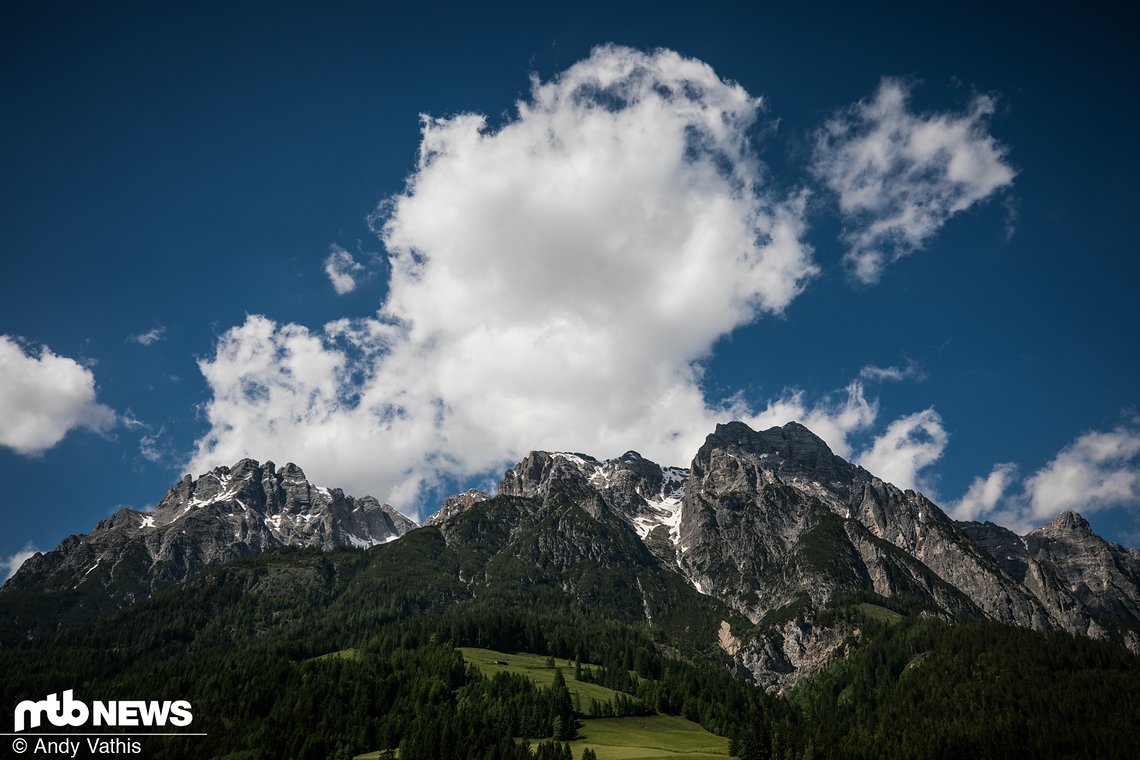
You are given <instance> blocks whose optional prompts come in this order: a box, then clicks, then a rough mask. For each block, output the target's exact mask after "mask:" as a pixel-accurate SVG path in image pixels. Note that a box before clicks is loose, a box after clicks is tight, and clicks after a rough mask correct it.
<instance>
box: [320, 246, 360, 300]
mask: <svg viewBox="0 0 1140 760" xmlns="http://www.w3.org/2000/svg"><path fill="white" fill-rule="evenodd" d="M363 269H364V265H362V264H360V263H359V262H358V261H357V260H356V259H354V258H353V257H352V254H351V253H349V252H348V251H346V250H344V249H343V248H341V247H340V246H339V245H334V246H332V253H330V254H329V256H328V258H327V259H325V274H327V275H328V276H329V282H331V283H332V286H333V290H335V291H336V293H337V295H338V296H343V295H344V294H345V293H351V292H352V291H354V290H356V278H355V277H353V274H354V273H356V272H360V271H362V270H363Z"/></svg>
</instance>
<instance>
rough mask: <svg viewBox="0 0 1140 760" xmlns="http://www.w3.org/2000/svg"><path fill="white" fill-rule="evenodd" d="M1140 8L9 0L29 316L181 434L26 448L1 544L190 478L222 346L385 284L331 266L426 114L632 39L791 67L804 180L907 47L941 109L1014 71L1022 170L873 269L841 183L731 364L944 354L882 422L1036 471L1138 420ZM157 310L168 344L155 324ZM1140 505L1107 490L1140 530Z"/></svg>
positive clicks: (1013, 125) (76, 526) (970, 466)
mask: <svg viewBox="0 0 1140 760" xmlns="http://www.w3.org/2000/svg"><path fill="white" fill-rule="evenodd" d="M1133 37H1134V23H1132V22H1131V20H1129V19H1126V18H1124V17H1123V16H1122V15H1118V12H1116V11H1112V10H1109V7H1108V6H1104V7H1100V8H1094V9H1080V10H1078V9H1076V8H1075V7H1073V8H1069V9H1067V11H1066V12H1065V13H1059V12H1051V11H1050V10H1048V7H1047V6H1042V7H1038V8H1036V9H1034V10H1033V11H1032V12H1022V11H1015V10H1007V9H1003V8H1001V7H1000V6H999V5H995V4H977V5H972V4H963V3H929V4H922V5H921V7H920V6H916V5H915V4H897V5H896V4H891V3H884V4H880V5H877V6H873V7H862V8H855V7H853V4H847V3H841V4H834V5H830V4H820V5H814V6H813V7H811V8H807V9H804V10H789V9H788V8H786V7H781V8H762V7H759V6H758V4H753V3H748V4H745V3H740V4H735V3H720V4H693V3H683V4H678V3H661V2H655V3H631V4H619V5H618V6H617V7H610V6H608V5H597V6H588V5H584V4H582V3H561V4H557V5H555V6H552V7H539V6H538V5H537V4H519V5H516V6H514V7H503V6H500V7H497V8H495V9H485V8H477V7H472V4H462V5H458V6H456V7H437V6H434V5H431V4H413V5H410V6H408V7H401V8H397V7H395V6H394V4H389V3H359V4H353V3H337V4H335V5H334V7H331V8H330V7H326V5H325V4H322V5H321V6H319V7H318V6H317V4H313V5H312V6H311V7H307V8H306V7H302V6H295V5H292V4H285V3H264V4H207V3H163V4H154V3H148V4H142V3H139V4H111V5H108V4H75V5H73V6H72V5H65V4H60V3H8V4H5V5H4V7H3V8H2V9H0V102H2V103H3V104H4V105H3V112H4V117H3V119H0V151H2V154H0V167H3V168H2V170H0V171H2V173H0V250H2V252H3V257H4V260H3V276H2V277H0V333H3V334H7V335H12V336H20V337H21V338H23V339H26V340H27V341H30V342H31V343H34V344H37V345H44V346H47V347H49V348H50V349H51V350H52V351H53V352H55V353H56V354H58V355H60V356H65V357H70V358H74V359H76V360H80V361H83V362H86V363H89V364H90V366H91V370H92V371H93V372H94V375H95V378H96V381H97V386H98V398H99V401H100V402H102V403H103V404H106V405H108V406H109V407H111V408H112V409H114V410H115V411H116V412H117V413H119V414H127V413H129V414H131V415H132V416H133V417H134V418H137V419H139V420H141V421H143V422H144V423H145V424H146V425H147V426H148V429H149V430H150V431H151V432H156V431H158V430H159V429H163V430H164V433H163V435H162V437H161V439H160V440H161V442H162V445H163V446H164V447H165V448H166V456H165V457H164V458H163V460H162V461H160V462H157V463H155V462H151V461H148V460H146V459H144V458H143V457H142V456H141V455H140V453H139V448H138V441H139V435H140V434H139V433H138V432H136V431H133V430H131V429H129V428H128V427H126V426H124V425H119V426H118V427H116V428H115V429H114V430H112V431H111V432H110V434H108V435H103V436H101V435H96V434H93V433H90V432H86V431H73V432H72V433H70V434H69V435H68V436H67V437H66V438H64V439H63V441H62V442H61V443H59V444H58V445H56V446H55V447H53V448H50V449H49V450H47V451H45V452H43V453H42V454H39V455H37V456H26V455H21V454H18V453H15V452H13V451H11V450H9V449H6V448H3V447H0V477H2V478H3V482H4V493H5V498H4V506H3V508H2V514H0V556H7V555H10V554H12V553H14V552H16V551H18V550H20V549H21V548H22V547H23V546H24V545H25V544H26V543H27V542H31V543H33V544H34V545H35V546H36V547H38V548H40V549H47V548H51V547H53V546H55V545H56V544H57V543H58V541H59V540H60V539H61V538H63V537H64V536H65V535H67V534H69V533H76V532H84V531H86V530H89V529H90V528H91V527H93V526H94V524H95V522H96V521H97V520H99V519H101V518H103V517H105V516H106V515H108V514H109V513H110V512H112V511H113V510H114V509H115V508H117V507H118V506H121V505H129V506H132V507H135V508H143V507H146V506H148V505H152V504H153V503H154V502H155V501H157V500H158V499H159V498H161V497H162V495H163V494H164V493H165V491H166V489H167V488H168V487H169V486H170V485H172V484H173V483H174V482H175V481H176V480H177V479H178V478H179V477H180V476H181V474H182V473H181V471H180V467H179V463H180V462H184V461H185V459H186V457H187V456H188V455H189V453H190V451H191V450H192V448H193V445H194V442H195V440H196V439H197V438H198V437H199V436H201V435H202V434H203V433H204V431H205V430H206V427H207V426H206V424H205V422H204V420H203V419H202V418H201V415H200V413H199V405H201V404H203V403H205V402H207V401H208V400H209V392H208V389H207V386H206V384H205V383H204V381H203V379H202V377H201V374H200V372H199V370H198V367H197V364H196V361H197V359H198V358H200V357H206V356H209V355H210V354H211V353H212V352H213V350H214V346H215V341H216V339H217V337H218V336H219V335H220V334H221V333H223V332H224V331H225V330H227V329H229V328H231V327H233V326H235V325H238V324H240V323H241V322H242V321H243V320H244V319H245V317H246V315H247V314H264V315H266V316H268V317H270V318H271V319H274V320H278V321H281V322H286V321H287V322H296V323H299V324H303V325H307V326H310V327H312V328H318V327H319V326H320V325H322V324H324V323H326V322H328V321H329V320H332V319H336V318H339V317H344V316H366V315H369V314H372V313H374V312H375V310H376V308H377V306H378V305H379V303H380V302H381V300H382V298H383V296H384V292H385V276H384V270H383V268H378V269H376V272H375V273H374V274H373V276H372V277H371V279H369V280H367V281H366V282H363V283H362V284H361V286H360V287H359V288H358V289H357V290H356V291H355V292H353V293H351V294H348V295H346V296H338V295H337V294H336V293H335V292H334V291H333V289H332V287H331V286H330V283H329V280H328V279H327V278H326V276H325V274H324V273H323V271H322V265H323V262H324V259H325V257H326V256H327V255H328V253H329V246H330V245H331V244H337V245H340V246H342V247H344V248H345V249H347V250H349V251H350V252H352V253H354V254H356V255H357V257H358V258H364V257H366V256H368V255H371V254H381V253H382V252H383V248H382V246H381V244H380V242H379V241H378V239H377V238H376V236H375V235H374V234H373V233H372V232H371V231H370V230H369V227H368V224H367V221H366V217H367V215H368V214H369V213H370V212H372V211H373V210H374V209H375V208H376V205H377V204H378V203H379V202H380V201H381V200H382V199H384V198H386V197H388V196H391V195H392V194H394V193H398V192H400V191H401V189H402V188H403V186H404V181H405V179H406V178H407V176H408V175H409V174H410V173H411V172H412V171H413V170H414V168H415V159H416V152H417V148H418V144H419V138H420V134H419V121H418V117H419V114H421V113H426V114H432V115H436V116H447V115H452V114H456V113H460V112H465V111H474V112H479V113H484V114H488V115H489V116H490V117H491V120H492V121H495V120H496V119H501V118H504V117H503V115H504V114H505V113H507V112H508V111H509V110H510V109H511V108H512V106H513V104H514V102H515V101H516V100H517V99H519V98H520V97H523V96H524V95H525V93H526V92H527V89H528V86H529V85H528V75H529V74H530V73H531V72H535V73H537V74H538V75H539V76H540V77H541V78H542V79H544V80H545V79H549V78H550V77H552V76H554V75H555V74H557V73H558V72H559V71H561V70H563V69H565V68H566V67H568V66H570V65H571V64H573V63H574V62H576V61H578V60H580V59H582V58H585V57H586V56H587V55H589V53H590V50H591V49H592V48H593V47H594V46H596V45H598V44H601V43H606V42H613V43H618V44H622V45H629V46H632V47H636V48H642V49H653V48H656V47H667V48H671V49H674V50H676V51H678V52H679V53H681V54H683V55H685V56H691V57H695V58H698V59H700V60H702V61H704V62H706V63H708V64H709V65H711V66H712V67H713V68H714V69H715V71H716V73H717V74H718V75H720V76H721V77H723V78H726V79H731V80H735V81H737V82H739V83H740V84H741V85H742V86H743V87H744V88H745V89H747V90H748V91H749V92H750V93H752V94H754V95H761V96H763V97H764V98H765V99H766V102H767V109H768V111H767V113H768V115H769V116H771V117H774V118H777V119H778V120H779V126H778V130H777V135H778V138H777V137H771V136H769V137H768V138H765V139H763V140H762V141H761V142H760V143H759V145H760V155H761V158H762V159H763V160H764V161H765V162H766V163H767V164H768V165H769V167H770V168H771V170H772V173H773V176H774V178H775V180H774V181H776V182H779V183H784V184H786V185H788V186H789V187H790V186H792V185H794V184H797V183H801V182H804V181H806V180H805V174H804V172H803V169H802V167H803V166H804V164H805V162H806V155H807V154H808V153H810V135H811V132H812V130H814V129H816V128H817V127H818V126H819V124H820V123H821V122H822V121H823V120H824V119H826V118H827V117H828V116H829V115H830V114H832V113H833V112H834V111H835V109H838V108H842V107H844V106H847V105H848V104H851V103H854V102H855V101H858V100H860V99H864V98H868V97H870V96H871V95H872V94H873V93H874V91H875V89H876V87H877V86H878V83H879V81H880V79H881V78H882V77H883V76H896V77H903V78H906V79H909V80H912V81H913V82H915V87H914V90H913V93H914V95H913V97H914V106H915V108H916V109H919V110H927V109H930V110H934V111H960V110H961V109H963V108H964V107H965V106H966V104H967V102H968V101H969V99H970V98H971V97H972V96H973V95H974V94H976V93H990V94H992V95H994V96H996V98H997V112H996V114H995V115H994V116H993V117H992V119H991V120H990V124H989V129H990V132H991V134H992V135H993V136H994V137H995V138H996V139H997V140H998V141H1000V142H1001V144H1003V145H1004V146H1005V147H1006V148H1007V149H1008V160H1009V163H1010V164H1011V165H1012V166H1013V167H1014V168H1015V169H1016V171H1017V177H1016V179H1015V181H1014V183H1013V186H1012V187H1011V188H1009V189H1008V190H1006V191H1003V192H1002V193H999V194H997V195H995V196H994V197H993V198H990V199H989V200H987V201H986V202H984V203H981V204H978V205H977V206H976V207H974V208H971V209H970V210H968V211H967V212H965V213H963V214H960V215H958V216H956V217H954V218H953V219H951V220H950V221H949V223H947V224H946V225H945V226H944V227H943V228H942V229H941V230H940V231H939V233H938V234H937V235H936V236H935V237H934V238H933V239H932V240H931V241H930V242H929V243H928V244H927V246H926V249H925V250H923V251H920V252H918V253H916V254H914V255H912V256H910V257H908V258H905V259H903V260H901V261H899V262H898V263H896V264H894V265H892V266H891V267H890V268H888V269H887V270H886V272H885V274H884V276H883V278H882V281H881V282H879V283H878V284H876V285H869V286H868V285H859V284H853V283H852V282H851V280H850V278H849V277H847V276H846V275H845V272H844V270H843V268H842V266H841V264H840V260H841V257H842V255H843V252H844V248H843V245H842V244H841V243H840V242H839V241H838V239H837V237H838V234H839V231H840V228H841V223H840V221H839V220H838V218H837V217H836V215H835V213H834V207H833V205H829V204H828V203H826V202H825V198H824V197H823V196H822V195H819V194H817V203H818V207H816V208H815V209H814V210H813V212H812V215H811V217H810V218H811V222H812V224H811V228H810V232H809V235H808V240H809V242H811V243H812V245H813V246H814V248H815V257H816V262H817V263H818V265H819V266H820V267H821V268H822V273H821V274H820V276H819V277H817V278H816V279H815V280H813V281H812V282H811V284H810V285H809V287H808V290H807V292H806V293H805V294H804V295H802V296H801V297H799V298H798V299H796V300H795V301H794V302H793V303H792V304H791V306H790V307H789V309H788V310H787V312H786V313H785V314H784V315H783V316H782V317H777V318H762V319H760V320H758V321H756V322H755V323H753V324H751V325H749V326H747V327H744V328H741V329H738V330H737V331H735V332H734V333H732V334H731V335H730V336H728V337H727V338H724V339H722V340H721V341H720V342H719V343H718V344H717V348H716V351H715V353H714V355H713V357H712V359H711V360H710V361H709V363H708V366H707V372H706V376H705V389H706V392H707V394H708V395H709V397H710V398H713V399H716V398H722V397H726V396H729V395H731V394H732V393H734V392H738V391H743V393H744V395H745V398H747V399H748V400H750V401H752V402H753V403H755V404H762V403H763V402H764V400H765V399H769V398H772V397H774V396H776V395H778V394H779V393H781V391H783V390H784V389H786V388H792V387H794V388H799V389H802V390H803V391H804V392H805V394H808V395H809V396H811V395H812V394H825V393H828V392H831V391H833V390H835V389H836V388H840V387H842V386H843V385H845V384H846V383H847V382H849V381H850V380H851V379H852V378H854V377H855V376H857V374H858V372H859V370H860V368H862V367H864V366H865V365H867V364H875V365H879V366H888V365H896V366H898V365H901V364H904V363H905V362H906V361H907V360H908V359H910V360H914V361H916V362H918V363H919V365H920V366H921V369H922V373H923V375H924V377H925V379H923V380H921V381H909V382H900V383H892V384H889V385H882V386H877V385H876V386H873V387H872V386H870V385H868V393H869V394H871V395H875V396H877V397H878V398H879V403H880V417H879V419H880V424H879V425H878V428H879V429H880V430H881V428H882V427H883V426H884V425H885V424H886V423H887V422H889V421H890V420H893V419H895V418H896V417H898V416H900V415H904V414H909V413H912V412H915V411H918V410H921V409H924V408H927V407H930V406H933V407H934V408H935V409H937V411H938V413H939V414H940V415H941V417H942V419H943V421H944V423H945V427H946V429H947V431H948V432H949V435H950V441H949V444H948V446H947V448H946V450H945V453H944V455H943V457H942V458H941V460H940V461H939V462H938V463H937V464H936V465H935V466H934V467H932V468H931V470H930V472H928V473H927V474H928V476H929V477H930V479H931V481H932V482H934V483H936V485H937V490H938V493H939V494H942V495H945V497H946V498H948V499H950V498H956V497H957V496H960V495H961V494H962V493H963V492H964V491H965V490H966V488H967V486H968V485H969V484H970V481H971V480H972V479H973V478H974V477H977V476H983V475H985V474H986V473H988V472H989V470H990V467H991V466H992V465H993V464H994V463H997V462H1016V463H1017V464H1018V465H1019V466H1020V468H1021V471H1022V473H1023V474H1025V475H1028V474H1030V473H1032V472H1033V471H1035V470H1037V469H1038V468H1040V467H1042V466H1044V465H1046V463H1047V462H1049V461H1050V460H1051V459H1052V458H1053V457H1054V456H1055V455H1056V454H1057V453H1058V452H1059V451H1060V450H1062V449H1063V448H1064V447H1066V446H1067V445H1069V444H1070V443H1072V442H1073V441H1074V440H1075V439H1076V438H1077V437H1078V436H1080V435H1081V434H1082V433H1085V432H1088V431H1093V430H1098V431H1107V430H1110V429H1113V428H1116V427H1118V426H1120V425H1129V424H1133V423H1132V422H1131V420H1133V419H1134V418H1135V415H1136V414H1137V404H1138V402H1140V398H1138V390H1137V389H1138V388H1140V382H1138V381H1140V357H1138V352H1137V350H1136V339H1135V335H1136V332H1137V328H1138V327H1140V299H1138V298H1137V294H1138V286H1137V282H1138V281H1140V263H1138V260H1137V256H1136V245H1135V236H1134V224H1135V219H1134V217H1135V208H1136V207H1137V201H1138V200H1140V198H1138V192H1137V184H1136V180H1135V176H1136V172H1137V169H1138V168H1140V162H1138V160H1137V158H1138V157H1137V147H1136V146H1137V141H1136V139H1135V125H1136V116H1137V114H1136V106H1135V102H1134V100H1135V99H1134V94H1135V92H1136V90H1137V82H1136V72H1137V71H1138V70H1140V67H1138V66H1137V63H1138V61H1137V53H1136V46H1135V41H1134V39H1133ZM1010 223H1012V225H1013V233H1012V235H1009V236H1007V225H1008V224H1010ZM158 326H162V327H164V328H165V335H164V339H163V340H160V341H159V342H157V343H154V344H153V345H151V346H142V345H139V344H137V343H134V342H130V341H128V340H127V337H128V336H130V335H136V334H140V333H143V332H146V331H147V330H150V329H152V328H155V327H158ZM630 446H631V447H634V446H636V442H633V441H631V442H630ZM299 464H301V465H302V466H304V464H305V463H304V462H299ZM329 485H336V484H329ZM432 498H435V497H434V496H433V497H432ZM1134 508H1135V507H1134V506H1133V507H1131V508H1129V507H1127V506H1125V507H1120V508H1114V509H1108V510H1104V511H1100V512H1097V513H1096V514H1095V515H1090V517H1091V518H1092V521H1093V525H1094V527H1095V528H1096V529H1097V530H1099V531H1100V532H1101V533H1102V534H1104V535H1106V536H1107V537H1109V538H1113V539H1116V540H1120V541H1123V542H1125V543H1127V544H1131V545H1136V544H1137V543H1140V541H1138V539H1137V536H1138V535H1140V521H1138V520H1137V518H1136V517H1135V516H1134V515H1135V513H1134V512H1133V511H1132V509H1134Z"/></svg>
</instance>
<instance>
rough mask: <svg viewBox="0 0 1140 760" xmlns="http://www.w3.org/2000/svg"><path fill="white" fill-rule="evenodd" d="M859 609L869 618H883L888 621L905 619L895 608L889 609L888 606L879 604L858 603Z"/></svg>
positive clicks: (895, 621) (893, 621)
mask: <svg viewBox="0 0 1140 760" xmlns="http://www.w3.org/2000/svg"><path fill="white" fill-rule="evenodd" d="M856 607H858V609H859V611H860V612H862V613H863V614H864V615H866V616H867V617H869V618H873V619H875V620H882V621H883V622H886V623H897V622H898V621H900V620H902V619H903V616H902V615H900V614H899V613H897V612H895V611H894V610H888V609H887V608H886V607H880V606H879V605H877V604H868V603H866V602H864V603H862V604H858V605H856Z"/></svg>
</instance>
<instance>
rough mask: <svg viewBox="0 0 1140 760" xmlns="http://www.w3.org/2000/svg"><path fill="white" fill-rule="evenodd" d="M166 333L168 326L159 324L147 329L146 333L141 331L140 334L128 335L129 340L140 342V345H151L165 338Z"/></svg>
mask: <svg viewBox="0 0 1140 760" xmlns="http://www.w3.org/2000/svg"><path fill="white" fill-rule="evenodd" d="M165 335H166V328H165V327H164V326H163V325H159V326H157V327H154V328H152V329H150V330H147V331H146V332H144V333H140V334H138V335H130V336H128V337H127V340H128V341H130V342H132V343H138V344H139V345H140V346H150V345H153V344H155V343H158V342H159V341H160V340H162V339H163V337H165Z"/></svg>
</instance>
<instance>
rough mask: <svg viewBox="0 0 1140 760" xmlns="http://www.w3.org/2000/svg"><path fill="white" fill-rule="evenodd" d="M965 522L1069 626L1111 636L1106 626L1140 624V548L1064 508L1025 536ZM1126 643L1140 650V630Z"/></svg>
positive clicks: (1089, 633)
mask: <svg viewBox="0 0 1140 760" xmlns="http://www.w3.org/2000/svg"><path fill="white" fill-rule="evenodd" d="M959 525H960V526H961V528H962V530H963V532H965V533H966V534H967V535H969V536H970V537H971V538H972V539H973V540H974V541H975V542H976V543H977V544H978V545H979V546H982V547H984V548H985V549H986V551H987V552H989V554H990V555H991V556H992V557H993V558H994V560H995V561H996V562H998V564H999V565H1001V567H1002V569H1003V570H1004V571H1005V572H1006V573H1007V574H1008V575H1009V576H1010V577H1012V578H1014V579H1015V580H1017V581H1019V582H1020V583H1021V584H1022V585H1024V586H1025V587H1026V588H1027V589H1028V590H1029V591H1030V592H1032V593H1033V595H1034V596H1036V597H1037V599H1038V601H1040V602H1041V604H1042V605H1043V606H1044V607H1045V608H1046V609H1048V610H1049V611H1050V613H1051V614H1052V615H1053V616H1054V617H1055V618H1057V619H1058V620H1061V621H1062V622H1063V627H1064V628H1065V629H1066V630H1069V631H1073V632H1075V633H1081V634H1084V635H1087V636H1092V637H1094V638H1105V637H1106V636H1107V635H1108V633H1107V631H1106V629H1112V628H1114V627H1118V626H1119V625H1120V624H1123V625H1125V626H1127V625H1135V624H1137V623H1140V556H1138V555H1140V552H1137V551H1136V550H1134V549H1133V550H1128V549H1125V548H1124V547H1123V546H1121V545H1120V544H1113V543H1109V542H1108V541H1105V540H1104V539H1102V538H1101V537H1100V536H1098V535H1096V534H1095V533H1093V531H1092V528H1091V527H1090V526H1089V523H1088V521H1087V520H1085V518H1083V517H1081V516H1080V515H1078V514H1075V513H1073V512H1063V513H1061V514H1059V515H1057V517H1055V518H1053V521H1052V522H1050V523H1049V524H1048V525H1045V526H1043V527H1041V528H1038V529H1037V530H1033V531H1030V532H1029V533H1027V534H1026V535H1025V536H1018V535H1017V534H1015V533H1014V532H1013V531H1011V530H1008V529H1007V528H1003V527H1001V526H999V525H994V524H993V523H976V522H970V523H959ZM1121 633H1125V634H1129V633H1131V632H1128V631H1121ZM1125 643H1126V644H1129V645H1130V646H1131V647H1132V648H1133V649H1136V648H1137V647H1136V637H1135V634H1134V633H1131V635H1126V636H1125Z"/></svg>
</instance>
